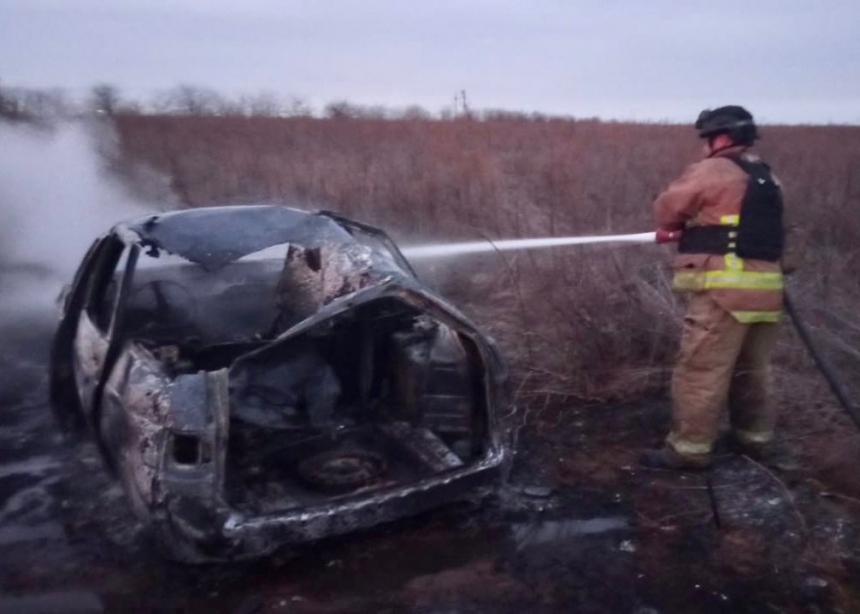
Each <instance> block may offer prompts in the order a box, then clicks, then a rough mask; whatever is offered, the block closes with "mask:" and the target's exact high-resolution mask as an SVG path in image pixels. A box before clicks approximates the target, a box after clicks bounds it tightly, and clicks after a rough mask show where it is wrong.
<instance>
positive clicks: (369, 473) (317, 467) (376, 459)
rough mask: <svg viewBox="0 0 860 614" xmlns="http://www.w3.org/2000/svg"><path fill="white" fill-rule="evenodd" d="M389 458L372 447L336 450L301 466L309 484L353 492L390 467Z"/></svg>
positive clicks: (301, 470) (302, 475) (324, 489)
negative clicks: (386, 458) (370, 449)
mask: <svg viewBox="0 0 860 614" xmlns="http://www.w3.org/2000/svg"><path fill="white" fill-rule="evenodd" d="M386 466H387V465H386V463H385V459H384V458H383V457H382V456H381V455H380V454H376V453H375V452H370V451H368V450H358V449H348V450H334V451H330V452H325V453H323V454H318V455H316V456H312V457H311V458H308V459H306V460H304V461H302V462H301V463H299V466H298V473H299V476H300V477H301V478H302V480H304V481H305V482H306V483H307V484H308V485H309V486H311V487H313V488H315V489H317V490H323V491H326V492H349V491H351V490H355V489H357V488H361V487H362V486H367V485H368V484H371V483H372V482H374V481H375V480H376V479H378V478H379V477H380V476H381V475H382V474H383V473H385V469H386Z"/></svg>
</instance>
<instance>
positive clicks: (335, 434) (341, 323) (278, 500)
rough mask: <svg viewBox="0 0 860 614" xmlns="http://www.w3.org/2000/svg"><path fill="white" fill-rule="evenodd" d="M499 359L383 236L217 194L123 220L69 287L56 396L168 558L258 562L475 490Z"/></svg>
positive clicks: (488, 442)
mask: <svg viewBox="0 0 860 614" xmlns="http://www.w3.org/2000/svg"><path fill="white" fill-rule="evenodd" d="M503 392H504V371H503V368H502V366H501V363H500V361H499V358H498V356H497V352H496V351H495V350H494V347H493V344H492V343H491V342H490V341H489V340H488V338H487V337H486V336H485V335H483V334H482V333H481V332H480V331H479V330H478V329H476V328H475V326H474V325H473V324H471V323H470V322H469V321H468V320H467V319H466V318H465V317H464V316H463V315H461V314H460V313H459V312H458V311H457V310H456V309H454V308H453V307H452V306H450V305H449V304H447V303H446V302H445V301H444V300H442V299H441V298H439V297H438V296H436V295H435V294H434V293H433V292H431V291H429V290H428V289H427V288H426V287H425V286H424V285H422V283H421V282H420V281H419V280H418V279H417V277H416V275H415V274H414V272H413V271H412V269H411V267H410V265H409V263H408V262H407V261H406V259H405V258H404V257H403V256H402V254H401V253H400V251H399V250H398V248H397V247H396V246H395V245H394V243H393V242H392V241H391V240H390V239H389V238H388V237H387V235H385V234H384V233H383V232H381V231H379V230H377V229H374V228H371V227H368V226H365V225H363V224H359V223H356V222H353V221H351V220H347V219H345V218H342V217H340V216H337V215H334V214H331V213H326V212H314V213H311V212H305V211H300V210H297V209H292V208H288V207H284V206H269V205H253V206H251V205H249V206H235V207H213V208H205V209H193V210H184V211H176V212H172V213H165V214H160V215H150V216H147V217H143V218H141V219H137V220H132V221H128V222H125V223H121V224H118V225H117V226H115V227H114V228H113V229H112V230H111V231H110V232H109V233H108V234H106V235H105V236H103V237H101V238H100V239H98V240H97V241H95V243H94V244H93V245H92V247H91V248H90V250H89V252H88V253H87V254H86V256H85V258H84V260H83V262H82V264H81V265H80V268H79V269H78V271H77V274H76V275H75V278H74V281H73V283H72V285H71V286H70V288H69V289H68V290H67V293H66V295H65V299H64V307H63V314H62V317H61V320H60V324H59V327H58V330H57V332H56V335H55V338H54V343H53V348H52V357H51V398H52V402H53V406H54V411H55V413H56V416H57V418H58V420H59V422H60V423H61V425H63V426H64V427H66V428H67V429H70V430H73V431H74V430H78V429H84V430H88V431H89V432H90V433H91V435H92V437H93V438H94V439H95V441H96V443H97V445H98V447H99V448H100V450H101V452H102V455H103V457H104V458H105V461H106V464H107V466H108V467H109V468H110V469H111V471H112V472H113V473H114V474H115V475H116V476H117V477H118V478H119V479H120V480H121V481H122V484H123V486H124V489H125V492H126V494H127V498H128V500H129V502H130V505H131V507H132V508H133V510H134V512H135V513H136V515H137V516H139V517H140V518H141V519H142V520H143V521H144V522H145V523H147V524H148V525H149V526H150V527H151V528H152V530H153V533H154V534H155V536H156V537H157V539H158V541H159V543H161V544H162V545H163V546H164V547H165V548H166V550H167V553H168V554H169V555H170V556H172V557H173V558H176V559H179V560H182V561H187V562H204V561H217V560H233V559H240V558H248V557H254V556H260V555H262V554H266V553H268V552H271V551H272V550H274V549H276V548H278V547H281V546H284V545H289V544H296V543H300V542H306V541H310V540H315V539H319V538H323V537H327V536H333V535H339V534H343V533H346V532H349V531H353V530H356V529H359V528H363V527H370V526H374V525H377V524H379V523H382V522H385V521H389V520H392V519H396V518H400V517H403V516H406V515H410V514H415V513H417V512H420V511H423V510H428V509H431V508H433V507H435V506H438V505H440V504H443V503H446V502H450V501H454V500H459V499H462V498H465V497H472V496H474V495H480V494H484V493H486V492H489V491H490V490H491V489H492V488H493V486H494V485H496V484H498V482H499V480H500V478H501V477H502V474H503V472H504V468H505V466H506V459H507V458H508V456H509V455H508V446H507V445H506V437H505V436H504V433H503V432H502V431H501V428H500V426H499V422H498V419H497V413H498V412H499V410H500V408H502V407H503V406H504V404H505V403H506V400H505V397H504V394H503Z"/></svg>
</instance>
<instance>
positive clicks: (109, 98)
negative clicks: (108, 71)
mask: <svg viewBox="0 0 860 614" xmlns="http://www.w3.org/2000/svg"><path fill="white" fill-rule="evenodd" d="M120 105H121V98H120V95H119V89H117V88H116V87H115V86H113V85H110V84H108V83H99V84H97V85H94V86H93V89H92V90H91V91H90V100H89V108H90V111H92V112H93V113H95V114H96V115H107V116H109V117H110V116H113V115H116V113H117V111H119V110H120Z"/></svg>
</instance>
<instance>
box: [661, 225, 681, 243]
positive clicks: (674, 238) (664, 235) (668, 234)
mask: <svg viewBox="0 0 860 614" xmlns="http://www.w3.org/2000/svg"><path fill="white" fill-rule="evenodd" d="M682 234H684V231H683V230H664V229H662V228H661V229H660V230H658V231H657V232H656V233H655V239H656V241H657V243H677V242H678V241H680V240H681V235H682Z"/></svg>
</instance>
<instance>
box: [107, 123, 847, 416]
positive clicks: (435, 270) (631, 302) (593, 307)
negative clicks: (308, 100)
mask: <svg viewBox="0 0 860 614" xmlns="http://www.w3.org/2000/svg"><path fill="white" fill-rule="evenodd" d="M116 123H117V127H118V132H119V135H120V143H121V147H120V155H119V157H118V158H117V159H116V160H114V162H115V164H116V167H117V169H119V170H121V171H124V172H127V173H128V172H129V169H130V168H132V167H133V166H134V165H138V166H139V165H140V164H145V165H147V166H149V167H151V168H154V169H156V170H157V171H160V172H162V173H164V174H166V175H168V176H169V177H170V178H171V185H172V188H173V190H174V191H175V193H176V194H178V195H179V198H180V199H181V200H182V202H183V203H184V204H185V205H187V206H201V205H208V204H225V203H245V202H255V201H256V202H260V201H286V202H292V203H296V204H299V205H304V206H312V207H322V208H328V209H333V210H336V211H340V212H343V213H345V214H347V215H350V216H353V217H356V218H359V219H361V220H363V221H366V222H369V223H373V224H376V225H379V226H382V227H384V228H386V229H387V230H389V231H390V232H391V233H392V234H393V235H394V236H395V237H396V238H398V239H399V240H401V241H402V242H409V241H415V240H418V239H420V240H423V241H429V240H455V239H462V238H475V237H490V238H511V237H528V236H545V235H558V236H560V235H570V234H599V233H612V232H643V231H646V230H648V229H650V228H651V220H650V203H651V200H652V199H653V197H654V196H655V195H656V194H657V193H658V192H659V190H660V189H661V188H662V187H663V186H664V185H665V184H666V183H667V182H668V181H669V180H670V179H671V178H672V177H673V176H675V175H676V174H678V173H679V172H680V171H681V169H682V168H683V166H684V165H685V164H686V163H687V162H690V161H692V160H693V159H695V157H696V156H697V153H698V146H699V144H698V142H697V141H696V139H695V136H694V134H693V131H692V130H691V129H690V128H689V127H687V126H672V125H657V124H625V123H601V122H597V121H572V120H556V119H529V118H526V117H516V116H514V117H498V118H493V119H487V120H484V121H478V120H474V119H469V118H458V119H452V120H430V119H422V118H415V119H399V120H384V119H368V118H334V119H315V118H311V117H293V118H273V117H205V116H203V117H188V116H186V117H174V116H140V115H135V116H120V117H117V118H116ZM763 132H764V135H765V139H764V140H763V141H762V143H761V145H762V147H761V148H760V149H761V151H762V153H763V155H764V156H765V158H766V159H767V160H768V161H769V162H771V163H772V165H773V167H774V168H775V170H776V172H777V174H778V175H779V176H780V178H781V179H782V181H783V183H784V184H785V186H786V193H787V206H788V208H789V210H790V216H791V217H792V218H794V219H795V220H796V221H798V222H800V223H801V224H802V225H803V226H804V228H805V229H806V231H807V236H808V238H809V245H810V256H809V258H808V261H807V263H806V266H805V268H804V269H803V270H802V271H801V272H799V273H798V274H797V276H796V278H795V279H794V280H793V281H792V283H791V284H790V285H791V289H792V291H793V292H794V294H795V295H796V302H797V303H798V305H799V307H800V309H801V310H802V311H803V313H804V314H806V316H807V317H808V318H809V319H810V321H811V323H812V326H813V328H814V330H815V331H817V334H818V336H819V338H820V339H821V340H822V342H823V343H824V344H825V345H826V346H827V349H828V352H829V353H830V354H831V355H832V356H834V357H835V358H837V359H838V361H839V362H840V363H841V364H842V365H843V366H845V365H846V364H848V362H847V361H849V360H854V361H855V364H856V359H857V358H860V351H858V350H857V348H858V347H860V317H858V315H857V310H856V307H855V305H856V304H857V301H858V299H860V284H858V279H860V260H858V258H857V256H858V253H857V252H858V251H860V241H858V239H860V217H858V215H857V210H858V201H860V128H855V127H838V126H833V127H780V126H777V127H765V128H764V130H763ZM666 262H667V251H664V249H661V248H657V247H643V246H639V247H635V246H631V247H624V248H622V249H620V250H611V249H608V248H605V247H591V248H589V247H585V248H570V249H559V250H554V251H544V252H521V253H517V254H505V255H504V256H502V255H500V254H493V255H488V256H481V257H475V258H472V259H470V260H468V261H463V260H462V259H459V260H458V262H457V263H456V264H455V265H452V264H450V263H441V262H440V263H436V264H434V265H431V266H428V267H423V268H422V273H423V275H424V276H425V278H426V279H427V280H429V281H430V283H432V284H435V285H436V286H437V287H438V288H439V289H440V290H441V292H442V293H443V294H445V295H447V296H449V297H451V298H452V299H453V300H454V302H456V303H457V304H458V305H460V306H462V307H463V308H464V309H465V310H466V311H467V312H469V313H470V314H472V315H473V316H474V317H475V318H476V319H478V320H479V321H481V322H482V323H483V324H484V325H485V326H486V327H487V328H488V329H489V330H490V331H491V332H492V334H493V335H494V336H495V337H496V338H497V339H498V341H499V343H500V345H501V347H502V348H503V351H504V353H505V354H506V355H507V356H508V357H509V359H510V362H511V363H512V364H513V366H514V368H515V372H516V374H517V378H518V379H517V381H525V385H524V386H521V387H520V388H519V391H520V394H521V395H522V396H524V397H535V396H537V397H539V398H542V399H549V398H556V397H557V398H565V397H567V396H570V397H579V398H591V399H594V398H599V399H607V398H617V397H630V396H633V395H641V394H643V393H648V392H653V391H656V390H659V389H661V388H662V387H663V386H664V384H665V382H666V377H667V373H668V369H669V367H670V365H671V362H672V357H673V355H674V352H675V346H676V343H677V333H678V328H679V323H678V314H679V313H680V309H681V307H680V305H679V303H678V301H677V299H676V298H675V297H674V296H673V295H672V294H671V292H670V291H669V287H668V272H667V270H666V266H665V264H666ZM777 368H778V374H779V381H780V382H781V390H782V391H783V392H786V394H790V395H791V396H792V397H794V398H795V400H802V399H803V398H808V399H809V400H810V402H812V401H813V400H814V399H816V398H817V399H820V394H821V392H822V389H821V387H820V386H811V387H810V385H809V384H808V382H810V381H811V380H810V363H809V361H808V360H807V359H806V358H805V356H804V354H803V351H802V349H801V348H800V347H799V345H798V343H797V341H796V340H795V339H794V337H793V336H792V335H791V334H789V332H788V331H786V333H785V336H784V342H783V344H782V350H781V352H780V357H779V360H778V364H777ZM846 373H848V374H850V371H846ZM800 376H802V377H800ZM523 378H527V379H525V380H523ZM854 389H855V391H856V392H858V393H860V386H855V388H854ZM813 395H819V396H813Z"/></svg>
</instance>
